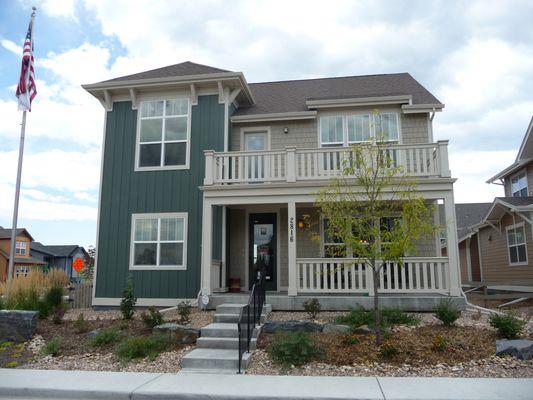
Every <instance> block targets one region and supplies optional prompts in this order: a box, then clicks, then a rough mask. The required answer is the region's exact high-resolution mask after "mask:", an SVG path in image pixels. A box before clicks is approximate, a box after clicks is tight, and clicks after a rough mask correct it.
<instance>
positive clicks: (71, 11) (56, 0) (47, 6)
mask: <svg viewBox="0 0 533 400" xmlns="http://www.w3.org/2000/svg"><path fill="white" fill-rule="evenodd" d="M77 3H78V1H77V0H43V1H42V2H41V4H40V7H42V9H43V11H44V12H45V13H46V14H48V15H49V16H51V17H68V18H73V19H76V15H75V11H76V4H77Z"/></svg>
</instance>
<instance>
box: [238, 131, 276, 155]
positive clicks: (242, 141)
mask: <svg viewBox="0 0 533 400" xmlns="http://www.w3.org/2000/svg"><path fill="white" fill-rule="evenodd" d="M247 133H265V134H266V149H265V151H269V150H270V126H247V127H243V128H241V134H240V148H241V151H246V150H245V149H246V144H245V143H244V140H245V135H246V134H247ZM250 151H252V150H250Z"/></svg>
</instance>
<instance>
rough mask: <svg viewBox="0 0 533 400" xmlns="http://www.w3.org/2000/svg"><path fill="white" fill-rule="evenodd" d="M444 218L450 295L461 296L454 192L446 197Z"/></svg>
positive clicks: (450, 192)
mask: <svg viewBox="0 0 533 400" xmlns="http://www.w3.org/2000/svg"><path fill="white" fill-rule="evenodd" d="M444 217H445V221H446V248H447V251H448V265H449V271H450V274H449V279H450V281H449V282H450V295H451V296H459V295H460V293H461V274H460V271H459V268H460V267H459V248H458V243H457V242H458V239H457V223H456V220H455V204H454V201H453V191H451V190H450V191H448V192H446V194H445V195H444Z"/></svg>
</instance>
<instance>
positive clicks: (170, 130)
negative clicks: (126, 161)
mask: <svg viewBox="0 0 533 400" xmlns="http://www.w3.org/2000/svg"><path fill="white" fill-rule="evenodd" d="M189 117H190V116H189V99H184V98H181V99H170V100H155V101H143V102H142V103H141V107H140V117H139V126H138V130H139V133H138V135H137V137H138V143H137V146H138V149H137V168H138V169H157V168H188V165H189V137H190V135H189V125H190V121H189Z"/></svg>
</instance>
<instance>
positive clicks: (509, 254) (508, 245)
mask: <svg viewBox="0 0 533 400" xmlns="http://www.w3.org/2000/svg"><path fill="white" fill-rule="evenodd" d="M517 228H522V229H523V230H524V243H523V245H524V246H525V248H526V261H520V262H516V263H513V262H511V252H510V251H509V250H510V248H511V245H510V244H509V231H511V230H515V229H517ZM526 235H527V233H526V227H525V224H524V223H523V222H519V223H518V224H514V225H509V226H507V227H506V228H505V238H506V240H507V258H508V261H509V265H510V266H515V265H527V264H528V255H527V236H526ZM518 245H522V243H519V244H513V245H512V246H513V247H516V246H518Z"/></svg>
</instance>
